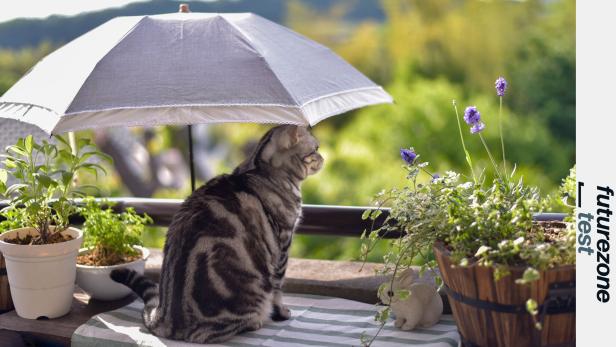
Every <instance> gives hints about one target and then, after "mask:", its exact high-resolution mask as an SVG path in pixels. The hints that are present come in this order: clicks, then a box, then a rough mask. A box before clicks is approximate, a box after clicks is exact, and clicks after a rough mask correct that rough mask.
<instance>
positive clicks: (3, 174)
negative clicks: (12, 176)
mask: <svg viewBox="0 0 616 347" xmlns="http://www.w3.org/2000/svg"><path fill="white" fill-rule="evenodd" d="M7 180H8V172H7V171H6V170H4V169H0V183H4V184H6V181H7Z"/></svg>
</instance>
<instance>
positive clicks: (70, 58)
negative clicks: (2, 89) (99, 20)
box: [0, 5, 392, 189]
mask: <svg viewBox="0 0 616 347" xmlns="http://www.w3.org/2000/svg"><path fill="white" fill-rule="evenodd" d="M390 102H392V98H391V96H390V95H389V94H387V93H386V92H385V91H384V90H383V89H382V88H381V87H379V86H378V85H376V84H375V83H373V82H372V81H370V79H368V78H367V77H365V76H364V75H363V74H362V73H360V72H359V71H357V70H356V69H355V68H353V67H352V66H351V65H350V64H348V63H346V62H345V61H344V60H343V59H341V58H340V57H339V56H337V55H336V54H335V53H333V52H332V51H331V50H329V49H328V48H326V47H324V46H322V45H320V44H318V43H316V42H314V41H311V40H309V39H307V38H305V37H303V36H301V35H299V34H297V33H295V32H293V31H292V30H290V29H288V28H285V27H284V26H281V25H278V24H276V23H273V22H271V21H268V20H266V19H264V18H262V17H260V16H258V15H254V14H252V13H227V14H221V13H191V12H188V11H187V6H185V5H181V7H180V12H178V13H170V14H162V15H153V16H130V17H117V18H114V19H112V20H110V21H108V22H106V23H104V24H102V25H101V26H99V27H97V28H95V29H93V30H91V31H89V32H87V33H86V34H84V35H82V36H80V37H78V38H77V39H75V40H73V41H71V42H69V43H68V44H66V45H64V46H63V47H61V48H59V49H58V50H56V51H54V52H53V53H51V54H50V55H48V56H47V57H45V58H43V59H42V60H41V61H40V62H39V63H38V64H36V65H35V66H34V67H33V68H32V69H31V70H30V71H29V72H28V73H27V74H26V75H25V76H23V77H22V78H21V79H20V80H19V81H18V82H17V83H15V85H13V86H12V87H11V88H10V89H9V90H8V91H7V92H6V93H5V94H4V95H3V96H2V97H1V98H0V117H4V118H12V119H17V120H20V121H23V122H27V123H31V124H34V125H36V126H38V127H40V128H41V129H43V130H44V131H46V132H47V133H49V134H58V133H63V132H68V131H76V130H83V129H98V128H105V127H116V126H153V125H163V124H164V125H190V124H197V123H224V122H250V123H277V124H296V125H310V126H313V125H315V124H316V123H318V122H319V121H321V120H323V119H325V118H328V117H331V116H333V115H337V114H340V113H344V112H346V111H349V110H352V109H356V108H359V107H363V106H367V105H373V104H379V103H390ZM191 136H192V134H191V131H189V141H190V137H191ZM189 143H190V147H192V141H190V142H189ZM190 152H191V160H190V163H191V175H192V176H193V177H192V182H194V173H193V171H194V169H193V168H192V166H193V159H192V151H190ZM193 189H194V183H193Z"/></svg>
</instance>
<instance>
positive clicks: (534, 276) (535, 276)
mask: <svg viewBox="0 0 616 347" xmlns="http://www.w3.org/2000/svg"><path fill="white" fill-rule="evenodd" d="M539 278H541V274H540V273H539V271H537V269H535V268H532V267H529V268H527V269H526V270H524V274H523V275H522V278H518V279H517V280H515V283H517V284H528V283H531V282H534V281H537V280H539Z"/></svg>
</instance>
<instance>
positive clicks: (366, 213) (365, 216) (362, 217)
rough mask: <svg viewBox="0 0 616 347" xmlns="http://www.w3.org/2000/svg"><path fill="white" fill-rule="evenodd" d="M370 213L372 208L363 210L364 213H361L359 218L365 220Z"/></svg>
mask: <svg viewBox="0 0 616 347" xmlns="http://www.w3.org/2000/svg"><path fill="white" fill-rule="evenodd" d="M371 213H372V210H365V211H364V213H362V214H361V219H362V220H366V219H368V218H370V214H371Z"/></svg>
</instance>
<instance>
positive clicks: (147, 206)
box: [0, 197, 565, 239]
mask: <svg viewBox="0 0 616 347" xmlns="http://www.w3.org/2000/svg"><path fill="white" fill-rule="evenodd" d="M108 200H109V201H112V202H115V203H116V205H115V207H114V208H115V209H116V210H117V211H122V210H124V209H126V208H128V207H132V208H134V209H135V211H136V212H137V213H140V214H143V213H147V214H148V215H149V216H150V217H152V219H153V220H154V224H155V225H158V226H168V225H169V224H170V223H171V220H172V219H173V215H174V214H175V213H176V212H177V211H178V209H179V208H180V205H181V204H182V202H183V200H181V199H150V198H130V197H122V198H109V199H108ZM6 206H7V204H6V202H4V201H0V209H2V208H4V207H6ZM373 208H374V207H365V206H363V207H362V206H336V205H303V208H302V210H303V218H302V221H301V223H300V225H299V226H298V228H297V233H298V234H308V235H328V236H347V237H360V236H361V234H362V233H363V232H364V231H365V230H367V231H370V230H371V229H372V228H375V229H376V228H379V227H380V226H382V224H383V222H384V221H385V219H386V218H387V216H388V215H389V208H382V211H383V213H382V214H381V215H380V216H379V218H377V220H376V221H375V222H374V225H373V224H372V221H370V220H362V214H363V213H364V211H365V210H366V209H373ZM564 216H565V214H563V213H542V214H538V215H536V216H535V219H536V220H562V219H563V218H564ZM71 222H73V223H74V224H81V222H83V221H82V220H81V219H80V218H79V217H77V216H75V217H74V218H72V220H71ZM400 235H401V233H400V232H395V231H392V232H389V233H387V234H386V235H383V237H384V238H390V239H393V238H398V237H400Z"/></svg>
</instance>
